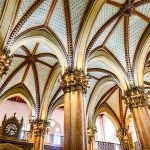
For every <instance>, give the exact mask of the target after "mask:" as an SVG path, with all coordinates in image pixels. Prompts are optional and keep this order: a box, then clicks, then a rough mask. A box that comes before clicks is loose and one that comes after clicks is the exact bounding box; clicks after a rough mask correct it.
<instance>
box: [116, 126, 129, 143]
mask: <svg viewBox="0 0 150 150" xmlns="http://www.w3.org/2000/svg"><path fill="white" fill-rule="evenodd" d="M127 134H128V129H126V128H119V129H118V130H117V131H116V136H117V137H118V138H119V140H124V138H125V137H126V136H127Z"/></svg>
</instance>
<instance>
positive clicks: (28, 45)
mask: <svg viewBox="0 0 150 150" xmlns="http://www.w3.org/2000/svg"><path fill="white" fill-rule="evenodd" d="M35 44H36V42H34V41H31V42H29V43H26V44H25V47H26V48H27V49H28V50H29V51H30V53H32V52H33V49H34V47H35Z"/></svg>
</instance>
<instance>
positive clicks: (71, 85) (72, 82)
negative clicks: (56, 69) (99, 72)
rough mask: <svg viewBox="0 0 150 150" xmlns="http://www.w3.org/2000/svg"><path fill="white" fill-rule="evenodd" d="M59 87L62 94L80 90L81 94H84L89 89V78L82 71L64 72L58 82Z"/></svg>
mask: <svg viewBox="0 0 150 150" xmlns="http://www.w3.org/2000/svg"><path fill="white" fill-rule="evenodd" d="M60 85H61V87H62V89H63V90H64V92H69V91H76V90H82V92H83V93H86V91H87V88H88V87H89V76H88V75H86V74H85V73H84V72H83V71H82V70H75V71H73V72H66V73H65V74H64V75H63V76H62V78H61V80H60Z"/></svg>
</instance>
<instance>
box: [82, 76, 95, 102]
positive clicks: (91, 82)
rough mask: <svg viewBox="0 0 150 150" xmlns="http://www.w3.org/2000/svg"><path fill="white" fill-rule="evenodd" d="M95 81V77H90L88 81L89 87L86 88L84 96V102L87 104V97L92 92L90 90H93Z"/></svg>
mask: <svg viewBox="0 0 150 150" xmlns="http://www.w3.org/2000/svg"><path fill="white" fill-rule="evenodd" d="M96 83H97V80H95V79H90V82H89V85H90V88H88V89H87V93H86V96H85V99H86V104H87V103H88V101H89V98H90V96H91V93H92V91H93V89H94V87H95V85H96Z"/></svg>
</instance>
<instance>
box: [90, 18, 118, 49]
mask: <svg viewBox="0 0 150 150" xmlns="http://www.w3.org/2000/svg"><path fill="white" fill-rule="evenodd" d="M115 23H116V21H114V22H113V23H111V24H110V25H109V26H108V27H107V28H106V29H105V30H104V32H103V33H102V34H101V35H100V36H99V38H98V39H97V41H96V42H95V44H94V45H93V47H92V49H94V48H96V47H97V46H100V45H102V44H103V42H104V40H105V39H106V37H107V35H108V34H109V32H110V30H111V29H112V28H113V26H114V24H115Z"/></svg>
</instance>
